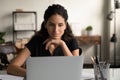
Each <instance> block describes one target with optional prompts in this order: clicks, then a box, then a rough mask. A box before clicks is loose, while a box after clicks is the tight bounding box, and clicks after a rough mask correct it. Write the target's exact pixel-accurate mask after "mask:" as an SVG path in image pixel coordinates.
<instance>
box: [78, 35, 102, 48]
mask: <svg viewBox="0 0 120 80" xmlns="http://www.w3.org/2000/svg"><path fill="white" fill-rule="evenodd" d="M76 39H77V40H78V43H79V45H80V46H87V45H100V44H101V36H76Z"/></svg>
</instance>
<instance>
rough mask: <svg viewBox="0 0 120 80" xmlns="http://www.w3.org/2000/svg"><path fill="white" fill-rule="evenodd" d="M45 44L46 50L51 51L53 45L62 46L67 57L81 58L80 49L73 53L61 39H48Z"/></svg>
mask: <svg viewBox="0 0 120 80" xmlns="http://www.w3.org/2000/svg"><path fill="white" fill-rule="evenodd" d="M44 43H46V49H49V48H50V47H51V45H54V46H58V45H60V46H61V47H62V50H63V53H64V55H65V56H79V49H75V50H73V51H72V52H71V51H70V50H69V48H68V46H67V45H66V43H65V42H64V41H63V40H61V39H58V40H57V39H47V40H46V41H45V42H44Z"/></svg>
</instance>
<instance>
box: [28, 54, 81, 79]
mask: <svg viewBox="0 0 120 80" xmlns="http://www.w3.org/2000/svg"><path fill="white" fill-rule="evenodd" d="M26 65H27V73H26V75H27V76H26V79H27V80H81V74H82V68H83V57H82V56H72V57H68V56H63V57H30V58H28V60H27V63H26Z"/></svg>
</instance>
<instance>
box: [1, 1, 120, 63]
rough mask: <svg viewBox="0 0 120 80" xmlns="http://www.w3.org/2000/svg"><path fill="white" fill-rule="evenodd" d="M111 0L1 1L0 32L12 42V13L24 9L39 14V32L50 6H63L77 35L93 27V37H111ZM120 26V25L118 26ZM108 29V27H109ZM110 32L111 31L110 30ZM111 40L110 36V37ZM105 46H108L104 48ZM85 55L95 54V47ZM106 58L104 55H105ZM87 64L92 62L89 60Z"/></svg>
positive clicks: (103, 39)
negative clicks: (108, 22)
mask: <svg viewBox="0 0 120 80" xmlns="http://www.w3.org/2000/svg"><path fill="white" fill-rule="evenodd" d="M108 1H109V0H0V10H1V11H0V31H6V35H5V40H6V41H10V40H12V39H13V38H12V37H13V36H12V28H13V26H12V11H15V10H16V9H23V10H24V11H36V12H37V14H38V30H39V29H40V25H41V22H42V21H43V14H44V11H45V9H46V8H47V7H48V5H50V4H53V3H58V4H62V5H63V6H65V8H66V9H67V10H68V14H69V23H70V24H71V26H72V29H73V32H74V34H75V35H81V32H82V30H83V29H85V27H86V26H88V25H92V26H93V35H101V36H103V35H106V36H108V35H109V33H108V32H109V31H107V32H106V31H105V26H106V19H105V15H106V12H105V10H106V6H107V5H108ZM118 25H120V24H118ZM107 28H108V27H107ZM108 30H109V29H108ZM106 36H104V37H103V38H102V41H103V42H102V53H107V54H108V52H109V51H108V50H109V49H108V48H109V47H108V46H109V44H108V42H107V43H106V42H105V41H108V39H107V38H106ZM108 38H109V36H108ZM104 45H107V46H105V47H104ZM84 53H85V55H90V54H93V53H94V52H93V47H89V48H87V50H86V51H84ZM103 56H104V54H103ZM87 62H91V61H90V59H89V58H88V60H87Z"/></svg>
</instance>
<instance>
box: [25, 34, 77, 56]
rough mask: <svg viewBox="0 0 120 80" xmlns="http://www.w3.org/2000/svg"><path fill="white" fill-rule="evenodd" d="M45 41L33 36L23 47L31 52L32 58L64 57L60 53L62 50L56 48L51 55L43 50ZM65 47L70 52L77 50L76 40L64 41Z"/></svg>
mask: <svg viewBox="0 0 120 80" xmlns="http://www.w3.org/2000/svg"><path fill="white" fill-rule="evenodd" d="M44 41H45V40H44V39H42V38H40V37H39V36H34V37H33V38H32V39H31V40H30V41H29V42H28V43H27V44H26V45H25V46H26V47H27V48H28V49H29V51H30V52H31V56H32V57H37V56H64V53H63V51H62V48H61V47H60V46H58V47H57V48H56V49H55V50H54V52H53V55H51V54H50V52H49V50H46V49H45V45H46V44H43V42H44ZM65 43H66V45H67V46H68V48H69V50H70V51H71V52H72V51H73V50H75V49H79V45H78V43H77V40H76V39H75V38H73V39H71V40H69V41H65Z"/></svg>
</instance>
